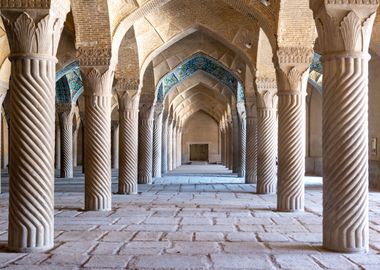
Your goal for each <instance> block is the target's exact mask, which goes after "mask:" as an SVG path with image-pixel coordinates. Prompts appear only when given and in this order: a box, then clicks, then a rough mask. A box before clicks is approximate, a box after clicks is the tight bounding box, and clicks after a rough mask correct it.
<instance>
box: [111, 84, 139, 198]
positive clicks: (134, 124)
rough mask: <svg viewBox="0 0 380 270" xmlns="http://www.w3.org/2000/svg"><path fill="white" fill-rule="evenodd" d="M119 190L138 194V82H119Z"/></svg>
mask: <svg viewBox="0 0 380 270" xmlns="http://www.w3.org/2000/svg"><path fill="white" fill-rule="evenodd" d="M116 89H117V93H118V99H119V123H120V129H119V136H120V156H119V188H118V193H120V194H137V189H138V185H137V177H138V147H139V144H140V142H139V141H138V135H139V101H140V91H139V90H138V89H139V82H138V81H137V80H129V81H124V82H123V81H119V82H118V83H117V86H116Z"/></svg>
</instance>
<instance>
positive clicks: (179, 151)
mask: <svg viewBox="0 0 380 270" xmlns="http://www.w3.org/2000/svg"><path fill="white" fill-rule="evenodd" d="M181 165H182V124H181V123H180V125H179V126H178V136H177V167H180V166H181Z"/></svg>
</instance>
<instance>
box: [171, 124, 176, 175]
mask: <svg viewBox="0 0 380 270" xmlns="http://www.w3.org/2000/svg"><path fill="white" fill-rule="evenodd" d="M171 154H172V159H171V160H172V169H173V170H174V169H175V168H177V119H174V120H173V125H172V153H171Z"/></svg>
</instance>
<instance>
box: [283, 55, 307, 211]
mask: <svg viewBox="0 0 380 270" xmlns="http://www.w3.org/2000/svg"><path fill="white" fill-rule="evenodd" d="M312 54H313V52H312V50H311V49H307V48H281V49H280V50H279V51H278V55H277V57H278V59H279V63H280V68H279V69H278V77H279V84H278V115H279V119H278V163H279V164H278V192H277V209H278V210H279V211H285V212H292V211H303V209H304V193H305V187H304V175H305V125H306V123H305V113H306V111H305V109H306V107H305V99H306V98H305V97H306V83H304V81H305V80H307V76H308V67H309V65H310V63H311V59H312Z"/></svg>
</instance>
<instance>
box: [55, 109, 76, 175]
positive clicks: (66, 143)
mask: <svg viewBox="0 0 380 270" xmlns="http://www.w3.org/2000/svg"><path fill="white" fill-rule="evenodd" d="M58 116H59V122H60V129H61V131H60V135H61V139H60V142H61V178H73V112H72V111H70V109H69V110H68V111H63V112H58Z"/></svg>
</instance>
